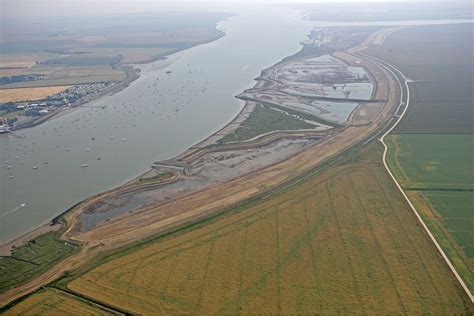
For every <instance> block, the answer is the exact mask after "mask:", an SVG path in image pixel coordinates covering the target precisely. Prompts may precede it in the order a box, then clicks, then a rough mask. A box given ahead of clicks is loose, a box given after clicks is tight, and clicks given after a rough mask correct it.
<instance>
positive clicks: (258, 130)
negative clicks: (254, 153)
mask: <svg viewBox="0 0 474 316" xmlns="http://www.w3.org/2000/svg"><path fill="white" fill-rule="evenodd" d="M313 128H315V126H314V125H313V124H310V123H306V122H305V121H304V120H302V119H301V118H296V117H293V116H290V115H288V114H285V113H283V112H281V111H278V110H275V109H274V108H272V107H270V106H266V105H260V104H258V105H257V106H256V107H255V110H254V111H253V112H252V113H251V114H250V116H249V117H248V118H247V120H245V122H244V123H242V124H241V125H240V126H239V128H237V129H236V130H235V131H234V132H232V133H230V134H228V135H226V136H225V137H223V138H222V139H220V140H219V143H221V144H222V143H227V142H235V141H243V140H248V139H251V138H253V137H255V136H258V135H262V134H265V133H268V132H272V131H277V130H283V131H289V130H299V129H313Z"/></svg>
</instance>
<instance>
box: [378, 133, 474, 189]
mask: <svg viewBox="0 0 474 316" xmlns="http://www.w3.org/2000/svg"><path fill="white" fill-rule="evenodd" d="M387 141H388V142H387V143H388V144H389V146H390V153H391V155H390V157H389V163H390V166H391V168H392V170H393V171H394V172H395V175H396V177H397V179H398V180H399V181H400V184H401V185H402V186H403V187H404V188H406V189H418V188H420V189H453V190H474V160H473V157H474V134H462V135H454V134H395V135H390V136H389V137H388V138H387Z"/></svg>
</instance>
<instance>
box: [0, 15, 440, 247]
mask: <svg viewBox="0 0 474 316" xmlns="http://www.w3.org/2000/svg"><path fill="white" fill-rule="evenodd" d="M237 13H239V15H236V16H234V17H232V18H230V19H227V20H225V21H222V22H220V23H219V25H218V28H219V29H220V30H222V31H224V32H225V33H226V36H224V37H222V38H220V39H219V40H217V41H214V42H211V43H208V44H205V45H200V46H197V47H194V48H191V49H188V50H186V51H182V52H179V53H177V54H174V55H172V56H170V58H169V59H167V60H163V61H158V62H155V63H152V64H147V65H141V66H140V68H141V69H142V73H141V76H140V78H139V79H137V80H136V81H134V82H133V83H132V84H131V85H130V86H129V87H127V88H126V89H124V90H122V91H120V92H119V93H117V94H115V95H113V96H108V97H105V98H102V99H100V100H97V101H93V102H91V103H89V104H87V107H81V108H78V109H76V110H73V111H70V112H68V113H64V114H63V115H61V116H59V117H57V118H55V119H53V120H51V121H48V122H46V123H44V124H41V125H39V126H36V127H33V128H29V129H24V130H20V131H18V132H17V133H18V134H19V135H21V136H22V138H16V137H14V136H12V135H10V136H7V135H0V243H2V242H4V241H7V240H9V239H11V238H14V237H16V236H18V235H20V234H23V233H25V232H26V231H28V230H30V229H32V228H34V227H37V226H39V225H41V224H43V223H46V222H48V221H49V220H51V219H52V218H54V217H55V216H57V215H58V214H60V213H61V212H63V211H64V210H66V209H67V208H69V207H70V206H72V205H74V204H75V203H77V202H79V201H81V200H83V199H85V198H87V197H88V196H91V195H93V194H96V193H98V192H101V191H105V190H107V189H111V188H113V187H115V186H117V185H120V184H122V183H124V182H125V181H127V180H128V179H131V178H133V177H136V176H138V175H139V174H140V173H142V172H144V171H146V170H147V169H148V168H149V166H150V165H151V164H152V163H153V162H155V161H159V160H163V159H167V158H170V157H172V156H175V155H177V154H179V153H181V152H183V151H184V150H186V149H187V148H189V147H190V146H192V145H193V144H195V143H197V142H199V141H201V140H202V139H204V138H206V137H207V136H209V135H210V134H212V133H213V132H214V131H216V130H218V129H220V128H221V127H222V126H224V125H225V124H227V122H229V121H230V120H232V118H233V117H234V116H235V115H236V114H237V113H238V112H239V111H240V109H241V108H242V106H243V102H241V101H239V100H238V99H236V98H235V97H234V96H235V95H236V94H238V93H240V92H241V91H242V90H244V89H246V88H249V87H251V86H253V84H254V81H253V79H254V78H255V77H257V76H258V75H259V74H260V71H261V70H262V69H264V68H267V67H269V66H271V65H272V64H274V63H276V62H278V61H279V60H281V59H282V58H283V57H286V56H288V55H291V54H293V53H295V52H297V51H298V50H299V49H300V44H299V42H300V41H303V40H305V39H306V35H307V34H308V33H309V32H310V30H311V29H312V27H315V26H336V25H364V24H363V23H339V22H338V23H329V22H310V21H305V20H302V19H301V18H300V16H298V15H297V14H296V12H295V11H292V10H287V9H284V8H269V7H266V8H261V9H254V10H252V11H245V10H242V11H240V12H237ZM386 23H387V22H382V23H378V24H377V23H376V22H372V23H367V24H368V25H381V24H385V25H397V24H393V22H389V23H388V24H386ZM438 23H439V22H438ZM398 24H410V21H404V22H401V23H398ZM413 24H415V23H413ZM416 24H419V23H416ZM426 24H430V23H429V21H428V23H426ZM431 24H433V23H431Z"/></svg>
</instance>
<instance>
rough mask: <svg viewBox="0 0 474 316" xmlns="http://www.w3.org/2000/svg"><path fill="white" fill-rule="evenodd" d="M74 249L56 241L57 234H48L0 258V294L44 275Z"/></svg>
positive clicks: (75, 247)
mask: <svg viewBox="0 0 474 316" xmlns="http://www.w3.org/2000/svg"><path fill="white" fill-rule="evenodd" d="M76 249H77V246H76V245H74V244H71V243H67V244H66V243H64V242H63V241H60V240H58V232H50V233H47V234H44V235H41V236H40V237H38V238H36V239H35V242H34V243H33V242H29V243H27V244H25V245H23V246H21V247H18V248H17V249H16V250H14V251H13V252H12V254H11V256H8V257H4V256H0V269H1V271H2V273H1V274H0V293H2V292H5V291H6V290H8V289H10V288H13V287H15V286H18V285H20V284H21V283H23V282H25V281H27V280H30V279H31V278H33V277H35V276H37V275H40V274H41V273H44V272H45V271H47V270H48V269H49V268H50V267H51V266H53V265H54V264H56V263H57V262H59V261H60V260H62V259H64V258H65V257H66V256H68V255H70V254H71V253H72V252H73V251H75V250H76Z"/></svg>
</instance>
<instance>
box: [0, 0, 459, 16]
mask: <svg viewBox="0 0 474 316" xmlns="http://www.w3.org/2000/svg"><path fill="white" fill-rule="evenodd" d="M422 1H423V0H398V1H397V2H422ZM451 1H452V0H451ZM321 2H332V3H334V2H352V3H354V2H394V1H391V0H362V1H361V0H293V1H292V0H238V1H233V0H231V1H223V0H204V1H203V0H179V1H172V0H165V1H163V0H0V3H1V10H0V11H1V15H2V16H44V15H81V14H104V13H111V14H113V13H127V12H129V13H130V12H150V11H166V10H168V11H169V10H207V11H218V10H221V11H222V10H225V9H226V8H227V9H231V8H232V7H235V6H237V5H244V4H245V5H255V4H281V3H293V4H294V3H321ZM425 2H426V1H425ZM430 2H449V1H446V0H431V1H430Z"/></svg>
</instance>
